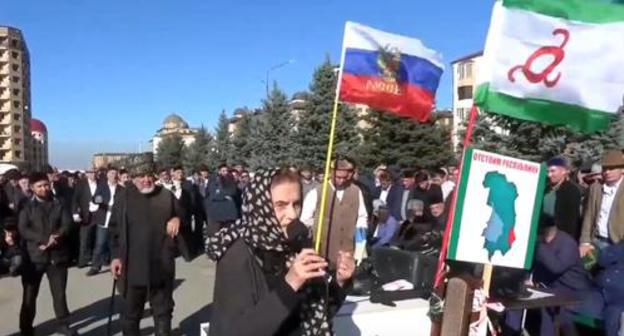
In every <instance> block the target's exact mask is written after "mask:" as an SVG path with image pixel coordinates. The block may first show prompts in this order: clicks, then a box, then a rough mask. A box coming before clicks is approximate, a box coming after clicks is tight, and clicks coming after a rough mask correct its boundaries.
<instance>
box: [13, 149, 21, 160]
mask: <svg viewBox="0 0 624 336" xmlns="http://www.w3.org/2000/svg"><path fill="white" fill-rule="evenodd" d="M15 158H16V159H21V158H22V151H15Z"/></svg>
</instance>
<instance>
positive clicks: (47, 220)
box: [18, 173, 75, 335]
mask: <svg viewBox="0 0 624 336" xmlns="http://www.w3.org/2000/svg"><path fill="white" fill-rule="evenodd" d="M30 183H31V185H32V189H33V193H34V197H33V198H32V199H30V200H29V201H28V202H27V204H26V205H25V206H24V209H23V210H22V211H21V213H20V216H19V222H18V227H19V233H20V235H21V237H22V239H23V240H24V241H25V245H26V251H27V254H28V259H29V261H30V262H29V263H28V264H27V266H26V267H25V269H24V271H23V274H22V287H23V290H24V293H23V297H22V308H21V311H20V330H21V334H22V335H34V328H33V321H34V319H35V313H36V310H37V308H36V306H37V296H38V293H39V287H40V285H41V280H42V279H43V275H44V274H45V275H47V277H48V282H49V283H50V290H51V292H52V300H53V304H54V313H55V314H56V320H57V323H58V324H59V332H60V333H62V334H64V335H74V334H75V332H74V331H72V330H71V329H70V328H69V309H68V308H67V299H66V297H65V290H66V287H67V264H68V262H69V246H68V244H67V238H68V235H69V232H70V229H71V225H72V221H71V216H70V214H69V211H68V209H67V208H66V207H65V206H64V205H63V203H62V202H61V201H60V200H59V199H57V198H55V197H54V196H53V195H52V192H51V189H50V182H49V181H48V177H47V176H46V174H44V173H35V174H33V175H32V176H31V178H30Z"/></svg>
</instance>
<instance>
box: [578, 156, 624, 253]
mask: <svg viewBox="0 0 624 336" xmlns="http://www.w3.org/2000/svg"><path fill="white" fill-rule="evenodd" d="M623 168H624V155H622V151H621V150H611V151H608V152H607V153H605V155H604V156H603V158H602V183H594V184H592V185H591V186H590V188H589V194H588V196H587V202H586V204H585V216H584V218H583V229H582V232H581V246H580V252H581V256H585V255H586V254H587V253H589V252H591V251H592V250H593V249H594V248H598V249H599V250H603V249H605V248H607V247H608V246H611V245H613V244H617V243H619V242H620V241H622V240H624V190H623V189H624V185H623V184H622V175H623V173H624V170H623Z"/></svg>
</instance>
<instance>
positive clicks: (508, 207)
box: [483, 171, 518, 259]
mask: <svg viewBox="0 0 624 336" xmlns="http://www.w3.org/2000/svg"><path fill="white" fill-rule="evenodd" d="M483 187H484V188H486V189H488V193H489V194H488V197H487V205H488V206H489V207H490V208H491V209H492V213H491V215H490V218H489V220H488V222H487V225H486V227H485V229H484V230H483V237H484V238H485V242H484V246H483V247H484V248H485V249H486V250H487V252H488V258H489V259H492V256H494V253H495V252H496V251H499V252H500V253H501V255H503V256H504V255H505V254H507V252H509V250H510V249H511V248H512V247H513V243H514V242H515V241H516V233H515V231H514V228H515V226H516V199H517V198H518V188H517V186H516V185H515V184H514V183H513V182H511V181H509V180H508V179H507V176H505V174H502V173H500V172H498V171H490V172H488V173H486V174H485V178H484V180H483Z"/></svg>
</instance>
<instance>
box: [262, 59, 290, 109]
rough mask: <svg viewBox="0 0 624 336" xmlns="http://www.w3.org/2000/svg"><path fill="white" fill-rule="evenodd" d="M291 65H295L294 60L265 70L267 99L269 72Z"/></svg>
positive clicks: (267, 93) (267, 94)
mask: <svg viewBox="0 0 624 336" xmlns="http://www.w3.org/2000/svg"><path fill="white" fill-rule="evenodd" d="M291 63H295V60H294V59H289V60H288V61H286V62H282V63H279V64H276V65H274V66H272V67H270V68H269V69H267V71H266V80H265V82H264V83H265V84H266V96H267V99H269V74H270V73H271V71H273V70H277V69H279V68H283V67H285V66H287V65H288V64H291Z"/></svg>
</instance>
